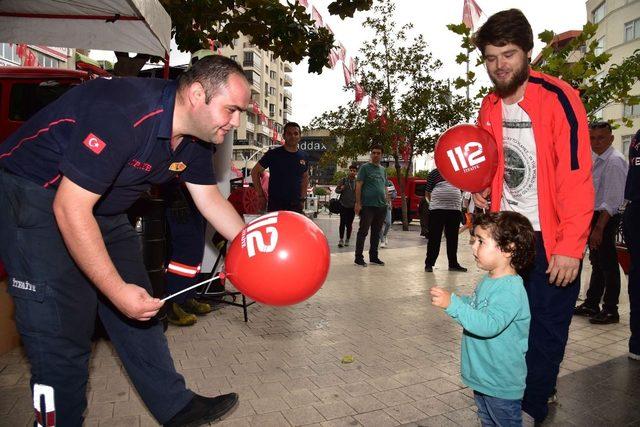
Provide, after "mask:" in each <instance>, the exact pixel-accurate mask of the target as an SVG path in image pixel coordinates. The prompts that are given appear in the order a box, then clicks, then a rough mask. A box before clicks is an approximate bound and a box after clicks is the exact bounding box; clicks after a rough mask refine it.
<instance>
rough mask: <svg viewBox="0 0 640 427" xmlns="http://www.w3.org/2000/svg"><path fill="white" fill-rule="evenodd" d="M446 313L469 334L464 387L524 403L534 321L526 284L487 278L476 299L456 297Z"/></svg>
mask: <svg viewBox="0 0 640 427" xmlns="http://www.w3.org/2000/svg"><path fill="white" fill-rule="evenodd" d="M446 313H447V314H448V315H449V316H451V317H452V318H453V319H455V320H456V321H457V322H458V323H459V324H460V325H462V327H463V328H464V332H463V337H462V352H461V368H460V370H461V372H462V380H463V382H464V383H465V384H466V385H468V386H469V387H471V388H472V389H473V390H476V391H479V392H481V393H484V394H486V395H488V396H493V397H498V398H502V399H522V396H523V394H524V388H525V379H526V377H527V364H526V362H525V354H526V353H527V346H528V341H529V321H530V320H531V314H530V313H529V301H528V299H527V293H526V292H525V289H524V285H523V283H522V278H521V277H520V276H517V275H513V276H512V275H510V276H503V277H500V278H497V279H492V278H490V277H489V276H485V277H484V278H483V279H482V280H481V281H480V283H479V284H478V286H477V287H476V290H475V292H474V293H473V295H471V296H462V297H460V296H457V295H455V294H452V295H451V304H450V305H449V307H447V309H446Z"/></svg>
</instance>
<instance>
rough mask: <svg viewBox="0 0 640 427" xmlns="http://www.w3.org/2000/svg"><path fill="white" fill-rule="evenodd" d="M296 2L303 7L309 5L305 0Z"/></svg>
mask: <svg viewBox="0 0 640 427" xmlns="http://www.w3.org/2000/svg"><path fill="white" fill-rule="evenodd" d="M298 3H300V4H301V5H302V6H304V7H309V2H308V1H307V0H298Z"/></svg>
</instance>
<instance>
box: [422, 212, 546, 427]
mask: <svg viewBox="0 0 640 427" xmlns="http://www.w3.org/2000/svg"><path fill="white" fill-rule="evenodd" d="M473 236H474V238H475V240H474V243H473V256H474V257H475V259H476V263H477V265H478V267H480V268H481V269H483V270H485V271H487V272H488V274H486V275H485V276H484V277H483V278H482V280H481V281H480V283H478V286H477V287H476V289H475V291H474V293H473V295H471V296H458V295H456V294H452V293H450V292H448V291H446V290H444V289H442V288H439V287H434V288H431V291H430V293H431V303H432V304H433V305H435V306H438V307H442V308H444V309H445V312H446V313H447V314H448V315H449V316H451V317H452V318H453V319H454V320H455V321H456V322H458V323H459V324H460V325H462V327H463V328H464V332H463V337H462V351H461V357H460V359H461V369H460V370H461V373H462V381H463V382H464V383H465V384H466V385H467V386H469V387H470V388H471V389H473V392H474V398H475V401H476V405H477V406H478V418H479V419H480V422H481V423H482V425H483V426H496V425H497V426H521V425H522V413H521V402H522V396H523V394H524V388H525V378H526V376H527V365H526V362H525V354H526V352H527V343H528V339H529V321H530V319H531V315H530V314H529V302H528V299H527V294H526V292H525V289H524V285H523V282H522V278H521V277H520V276H519V275H518V273H522V272H523V271H525V270H526V269H527V268H528V267H529V266H530V265H531V264H532V263H533V258H534V247H535V245H534V240H533V239H534V234H533V228H532V227H531V223H530V222H529V220H527V219H526V218H525V217H524V216H522V215H520V214H519V213H516V212H492V213H488V214H477V215H476V217H475V218H474V220H473Z"/></svg>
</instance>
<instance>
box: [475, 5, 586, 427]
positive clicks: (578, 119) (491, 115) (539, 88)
mask: <svg viewBox="0 0 640 427" xmlns="http://www.w3.org/2000/svg"><path fill="white" fill-rule="evenodd" d="M474 43H475V45H476V47H477V48H478V49H479V50H480V52H481V53H482V56H483V58H484V62H485V65H486V67H487V72H488V73H489V77H490V78H491V81H492V82H493V84H494V90H493V92H492V93H490V94H489V95H487V96H486V97H485V99H484V100H483V102H482V107H481V108H480V113H479V116H478V124H479V125H480V126H481V127H482V128H484V129H485V130H487V131H488V132H489V133H491V134H492V135H493V137H494V139H495V141H496V144H497V148H498V159H499V161H498V170H497V172H496V175H495V177H494V179H493V182H492V184H491V187H489V188H487V189H485V190H484V191H482V192H481V193H478V194H475V195H474V201H475V203H476V206H478V207H480V208H484V207H488V206H489V205H490V207H491V210H492V211H500V210H510V211H516V212H519V213H521V214H523V215H525V216H526V217H527V218H528V219H529V220H530V221H531V224H532V225H533V227H534V230H536V262H535V265H534V267H533V268H532V269H531V271H530V272H529V273H528V275H526V276H525V277H524V279H525V287H526V289H527V295H528V297H529V305H530V308H531V317H532V318H531V327H530V332H529V350H528V352H527V371H528V373H527V388H526V390H525V395H524V398H523V402H522V409H523V410H524V411H525V412H526V413H528V414H529V415H531V416H532V417H533V418H534V420H535V421H536V422H542V421H543V420H544V419H545V418H546V416H547V413H548V401H549V399H550V398H552V396H553V395H554V393H555V391H554V390H555V385H556V380H557V376H558V371H559V367H560V363H561V362H562V358H563V357H564V349H565V346H566V343H567V337H568V334H569V324H570V323H571V316H572V313H573V307H574V306H575V302H576V300H577V297H578V293H579V290H580V281H579V273H580V268H581V260H582V257H583V253H584V250H585V246H586V241H587V237H588V235H589V222H590V220H591V217H592V215H593V203H594V191H593V184H592V179H591V149H590V145H589V127H588V124H587V116H586V112H585V109H584V106H583V105H582V102H581V101H580V97H579V95H578V93H577V91H576V90H574V89H573V88H571V87H570V86H569V85H568V84H567V83H565V82H563V81H562V80H560V79H557V78H554V77H551V76H548V75H546V74H543V73H539V72H536V71H533V70H531V69H530V67H529V62H530V59H531V50H532V48H533V34H532V31H531V25H530V24H529V22H528V21H527V18H526V17H525V16H524V15H523V14H522V12H521V11H519V10H517V9H510V10H505V11H502V12H498V13H496V14H495V15H493V16H491V17H490V18H489V19H488V20H487V22H486V23H485V24H484V25H483V26H482V27H481V28H480V29H479V30H478V31H477V32H476V33H475V34H474ZM489 199H490V201H489Z"/></svg>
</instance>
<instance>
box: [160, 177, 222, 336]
mask: <svg viewBox="0 0 640 427" xmlns="http://www.w3.org/2000/svg"><path fill="white" fill-rule="evenodd" d="M175 167H176V168H179V167H180V165H176V166H175ZM164 194H165V197H166V202H167V205H166V209H165V211H166V212H165V216H166V218H167V226H168V229H169V235H168V236H167V238H168V242H169V251H168V255H169V256H168V259H167V275H166V279H167V294H168V295H171V294H174V293H176V292H180V291H181V290H183V289H186V288H188V287H189V286H192V285H195V284H196V283H197V281H198V277H199V275H200V269H201V265H202V257H203V256H204V235H205V230H206V221H205V219H204V217H203V216H202V214H201V213H200V212H199V211H198V208H196V206H195V204H194V202H193V199H192V198H191V196H190V195H189V192H188V191H186V188H185V187H184V185H182V183H181V182H180V180H179V178H176V179H175V180H173V181H172V182H171V183H169V184H168V185H167V186H166V188H165V191H164ZM197 292H198V290H197V289H191V290H189V291H187V292H183V293H181V294H180V295H177V296H176V297H175V298H173V302H170V303H169V304H170V305H169V308H168V310H167V319H168V320H169V322H170V323H171V324H173V325H176V326H190V325H193V324H194V323H196V322H197V318H196V316H204V315H205V314H207V313H210V312H211V310H212V309H211V306H210V305H209V304H206V303H203V302H200V301H197V300H196V299H195V296H196V294H197Z"/></svg>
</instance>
